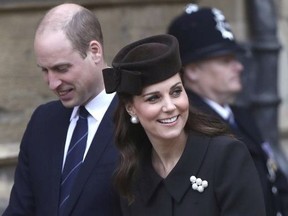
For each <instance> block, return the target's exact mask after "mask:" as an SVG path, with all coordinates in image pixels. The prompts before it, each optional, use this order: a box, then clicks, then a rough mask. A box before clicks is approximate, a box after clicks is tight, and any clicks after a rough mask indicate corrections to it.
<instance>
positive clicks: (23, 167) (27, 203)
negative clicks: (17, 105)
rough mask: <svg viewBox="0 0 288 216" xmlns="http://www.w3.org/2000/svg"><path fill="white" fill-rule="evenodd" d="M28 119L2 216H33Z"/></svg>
mask: <svg viewBox="0 0 288 216" xmlns="http://www.w3.org/2000/svg"><path fill="white" fill-rule="evenodd" d="M32 119H33V118H31V119H30V121H29V123H28V126H27V128H26V131H25V133H24V135H23V138H22V141H21V144H20V151H19V155H18V163H17V166H16V170H15V175H14V184H13V187H12V190H11V194H10V200H9V204H8V206H7V208H6V210H5V211H4V213H3V216H21V215H23V216H24V215H25V216H26V215H34V214H35V212H34V197H33V192H32V183H31V177H30V173H29V156H28V148H29V137H30V133H31V131H32V130H31V127H32V126H31V125H32V122H33V120H32Z"/></svg>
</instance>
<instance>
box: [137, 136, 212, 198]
mask: <svg viewBox="0 0 288 216" xmlns="http://www.w3.org/2000/svg"><path fill="white" fill-rule="evenodd" d="M209 140H210V139H209V138H207V137H204V136H200V135H196V134H194V133H191V134H190V135H189V137H188V140H187V143H186V147H185V149H184V152H183V154H182V156H181V158H180V159H179V161H178V163H177V164H176V166H175V167H174V168H173V170H172V171H171V172H170V174H169V175H168V176H167V177H166V178H165V179H163V178H161V177H160V176H159V175H158V174H157V173H156V172H155V170H154V168H153V167H152V163H151V157H146V160H145V162H144V165H143V171H142V173H140V178H139V184H138V188H137V189H138V190H139V193H140V197H142V198H143V201H144V202H145V203H148V202H149V200H150V199H151V197H152V196H153V194H154V193H155V191H156V190H157V188H158V187H159V185H160V184H165V187H166V189H167V190H168V192H169V193H170V195H171V196H172V197H173V198H174V199H175V200H176V201H177V202H180V200H181V199H182V197H183V196H184V194H185V193H186V191H187V190H188V189H190V188H191V182H190V176H191V175H195V176H197V174H198V172H199V170H200V167H201V164H202V162H203V159H204V158H205V154H206V151H207V149H208V145H209ZM179 182H181V183H180V184H179Z"/></svg>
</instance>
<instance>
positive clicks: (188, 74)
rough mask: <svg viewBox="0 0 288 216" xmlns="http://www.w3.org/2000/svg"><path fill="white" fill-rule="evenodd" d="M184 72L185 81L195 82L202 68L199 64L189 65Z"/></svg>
mask: <svg viewBox="0 0 288 216" xmlns="http://www.w3.org/2000/svg"><path fill="white" fill-rule="evenodd" d="M183 70H184V80H189V81H190V82H193V81H195V80H197V79H198V74H199V72H200V68H199V65H198V64H189V65H188V66H185V67H184V68H183Z"/></svg>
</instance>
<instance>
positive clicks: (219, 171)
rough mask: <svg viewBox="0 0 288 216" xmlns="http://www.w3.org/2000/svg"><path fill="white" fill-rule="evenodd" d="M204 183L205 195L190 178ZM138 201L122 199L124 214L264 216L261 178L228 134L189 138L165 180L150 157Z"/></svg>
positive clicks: (142, 174)
mask: <svg viewBox="0 0 288 216" xmlns="http://www.w3.org/2000/svg"><path fill="white" fill-rule="evenodd" d="M192 175H194V176H195V177H197V178H201V179H202V180H206V181H207V182H208V187H207V188H205V189H204V191H203V192H199V191H197V190H194V189H192V186H191V185H192V184H191V182H190V176H192ZM134 193H135V197H136V199H135V201H134V203H132V205H131V206H128V204H127V202H126V200H122V203H121V204H122V208H123V215H124V216H136V215H137V216H147V215H149V216H160V215H161V216H162V215H165V216H190V215H195V216H220V215H221V216H226V215H227V216H228V215H233V216H243V215H247V216H248V215H251V216H252V215H253V216H265V215H266V214H265V206H264V199H263V194H262V190H261V187H260V180H259V177H258V175H257V171H256V169H255V166H254V164H253V161H252V159H251V156H250V155H249V152H248V150H247V148H246V147H245V145H244V144H243V143H241V142H239V141H238V140H236V139H234V138H231V137H229V136H218V137H213V138H211V137H207V136H201V135H197V134H192V133H191V134H190V136H189V138H188V141H187V144H186V147H185V149H184V152H183V154H182V156H181V157H180V159H179V161H178V163H177V164H176V165H175V167H174V168H173V169H172V171H171V172H170V173H169V175H168V176H167V177H166V178H165V179H163V178H161V177H160V176H159V175H158V174H157V173H156V172H155V170H154V168H153V167H152V162H151V154H147V158H145V160H144V163H143V165H142V166H141V171H140V176H139V179H138V181H137V183H136V185H135V188H134Z"/></svg>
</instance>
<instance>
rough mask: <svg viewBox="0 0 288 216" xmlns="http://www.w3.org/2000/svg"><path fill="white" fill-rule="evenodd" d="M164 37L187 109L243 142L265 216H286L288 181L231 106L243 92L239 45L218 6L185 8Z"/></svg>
mask: <svg viewBox="0 0 288 216" xmlns="http://www.w3.org/2000/svg"><path fill="white" fill-rule="evenodd" d="M168 33H169V34H171V35H174V36H175V37H176V38H177V39H178V41H179V46H180V55H181V60H182V65H183V73H184V74H183V79H184V86H185V89H186V91H187V94H188V97H189V100H190V105H191V106H192V107H195V108H197V109H198V110H199V111H201V112H205V113H207V114H209V115H211V116H213V117H217V118H218V119H220V120H221V121H222V122H224V123H225V124H227V126H229V128H230V131H231V132H232V133H233V134H234V135H235V137H236V138H238V139H239V140H240V141H242V142H244V143H245V144H246V146H247V147H248V149H249V151H250V154H251V156H252V158H253V160H254V163H255V165H256V168H257V170H258V174H259V177H260V180H261V186H262V190H263V193H264V198H265V204H266V213H267V216H284V215H286V216H287V215H288V213H287V209H288V183H287V179H286V178H285V176H284V174H283V173H282V172H281V170H280V169H279V168H278V167H277V163H276V161H275V158H274V154H273V151H272V149H271V146H270V144H269V143H267V142H265V140H264V139H263V137H262V135H261V133H260V130H259V129H258V127H257V125H256V122H255V121H254V120H253V117H252V115H251V112H250V111H249V110H248V109H246V108H244V107H239V106H236V105H235V104H234V105H233V103H234V100H235V97H236V95H237V94H238V93H239V92H240V91H241V90H242V84H241V76H240V75H241V72H242V70H243V65H242V63H241V62H240V61H239V60H238V58H237V55H238V54H239V53H241V47H240V45H239V44H238V43H237V42H236V40H235V37H234V35H233V33H232V31H231V28H230V25H229V23H228V22H227V20H226V19H225V16H224V15H223V13H222V12H221V11H220V10H219V9H217V8H210V7H202V8H201V7H198V6H197V5H195V4H189V5H188V6H187V7H186V10H185V11H184V13H182V14H180V15H179V16H177V17H176V18H174V20H172V22H171V23H170V25H169V27H168ZM242 51H243V50H242ZM235 186H236V185H235Z"/></svg>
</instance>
